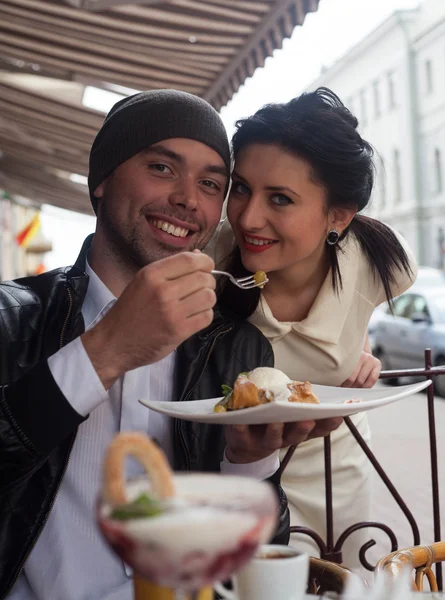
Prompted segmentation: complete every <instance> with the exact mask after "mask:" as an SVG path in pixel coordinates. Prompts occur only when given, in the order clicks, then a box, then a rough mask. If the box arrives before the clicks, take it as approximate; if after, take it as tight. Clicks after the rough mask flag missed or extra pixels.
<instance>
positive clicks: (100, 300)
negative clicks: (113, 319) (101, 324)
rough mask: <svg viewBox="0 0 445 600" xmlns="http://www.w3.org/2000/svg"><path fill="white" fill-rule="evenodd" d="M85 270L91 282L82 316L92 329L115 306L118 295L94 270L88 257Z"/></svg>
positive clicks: (87, 327)
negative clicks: (115, 294) (116, 295)
mask: <svg viewBox="0 0 445 600" xmlns="http://www.w3.org/2000/svg"><path fill="white" fill-rule="evenodd" d="M85 272H86V274H87V275H88V277H89V282H88V289H87V293H86V296H85V300H84V303H83V306H82V316H83V319H84V321H85V329H90V328H91V327H93V325H95V324H96V322H97V321H98V320H100V319H101V318H102V317H103V316H104V314H105V313H106V312H108V310H109V309H110V308H111V307H112V306H113V304H114V303H115V302H116V297H115V296H114V295H113V293H112V292H111V291H110V290H109V289H108V288H107V286H106V285H105V284H104V282H103V281H102V280H101V279H100V277H99V276H98V275H97V274H96V273H95V272H94V271H93V269H92V268H91V266H90V264H89V262H88V257H87V258H86V261H85Z"/></svg>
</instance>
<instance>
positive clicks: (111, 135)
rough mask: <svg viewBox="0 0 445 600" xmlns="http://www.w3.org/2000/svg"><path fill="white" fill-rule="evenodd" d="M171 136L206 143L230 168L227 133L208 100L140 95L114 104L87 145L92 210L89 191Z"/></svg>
mask: <svg viewBox="0 0 445 600" xmlns="http://www.w3.org/2000/svg"><path fill="white" fill-rule="evenodd" d="M171 138H188V139H191V140H196V141H198V142H202V143H203V144H206V146H209V147H210V148H212V149H213V150H215V152H217V153H218V154H219V155H220V156H221V158H222V159H223V161H224V164H225V165H226V167H227V171H229V170H230V149H229V141H228V139H227V133H226V130H225V128H224V125H223V122H222V120H221V117H220V116H219V114H218V113H217V112H216V110H215V109H214V108H213V107H212V106H210V104H209V103H208V102H206V101H205V100H203V99H202V98H199V97H198V96H194V95H193V94H187V93H186V92H180V91H177V90H152V91H149V92H140V93H139V94H135V95H134V96H129V97H128V98H124V99H123V100H120V101H119V102H117V103H116V104H115V105H114V106H113V108H112V109H111V110H110V112H109V113H108V115H107V116H106V118H105V121H104V123H103V125H102V127H101V128H100V130H99V132H98V134H97V135H96V139H95V140H94V143H93V146H92V147H91V152H90V172H89V175H88V188H89V190H90V198H91V203H92V205H93V208H94V212H97V198H96V197H95V196H94V190H95V189H96V188H97V186H98V185H100V184H101V183H102V182H103V181H104V180H105V179H106V178H107V177H108V176H109V175H110V174H111V173H112V172H113V171H114V170H115V169H116V168H117V167H118V166H119V165H120V164H122V163H123V162H125V161H126V160H128V159H129V158H131V157H132V156H134V155H135V154H137V153H138V152H141V150H144V149H145V148H148V147H149V146H152V145H153V144H156V143H158V142H161V141H162V140H168V139H171Z"/></svg>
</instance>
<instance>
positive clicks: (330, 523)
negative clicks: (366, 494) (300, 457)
mask: <svg viewBox="0 0 445 600" xmlns="http://www.w3.org/2000/svg"><path fill="white" fill-rule="evenodd" d="M438 375H445V365H444V366H440V367H433V365H432V358H431V350H430V349H427V350H425V368H423V369H421V368H419V369H405V370H403V371H383V372H382V373H381V375H380V378H381V379H394V378H397V379H399V378H403V377H410V378H411V377H425V378H426V379H432V380H433V382H434V378H435V377H437V376H438ZM427 403H428V427H429V441H430V462H431V482H432V507H433V525H434V540H433V541H434V542H439V541H441V527H440V497H439V471H438V460H437V437H436V418H435V410H434V385H430V386H429V387H428V388H427ZM345 423H346V425H347V426H348V428H349V430H350V432H351V434H352V435H353V436H354V438H355V439H356V440H357V443H358V444H359V446H360V447H361V449H362V450H363V452H364V453H365V454H366V456H367V457H368V459H369V461H370V462H371V464H372V466H373V467H374V469H375V470H376V472H377V474H378V475H379V477H380V479H381V480H382V481H383V483H384V484H385V485H386V487H387V488H388V490H389V492H390V493H391V495H392V497H393V498H394V500H395V501H396V502H397V504H398V506H399V508H400V510H401V511H402V512H403V514H404V515H405V516H406V518H407V520H408V523H409V525H410V527H411V530H412V534H413V545H414V546H417V545H418V544H420V532H419V527H418V525H417V522H416V520H415V518H414V516H413V514H412V512H411V511H410V509H409V508H408V506H407V504H406V503H405V501H404V500H403V498H402V496H401V495H400V494H399V492H398V491H397V489H396V487H395V486H394V484H393V483H392V482H391V480H390V478H389V477H388V475H387V474H386V472H385V471H384V469H383V468H382V466H381V465H380V463H379V462H378V460H377V458H376V457H375V455H374V453H373V452H372V450H371V448H370V447H369V446H368V444H367V443H366V442H365V440H364V439H363V437H362V436H361V435H360V433H359V432H358V431H357V428H356V427H355V425H354V424H353V423H352V421H351V419H350V418H349V417H345ZM295 448H296V447H295V446H293V447H291V448H289V450H288V451H287V453H286V456H285V457H284V460H283V462H282V464H281V471H282V472H283V471H284V469H285V468H286V466H287V464H288V463H289V461H290V459H291V458H292V455H293V453H294V452H295ZM324 460H325V493H326V540H323V538H322V537H321V536H320V535H319V534H318V533H317V532H316V531H314V530H312V529H310V528H308V527H299V526H292V527H291V533H301V534H304V535H307V536H309V537H310V538H312V539H313V540H314V541H315V543H316V544H317V546H318V548H319V550H320V557H321V558H324V559H325V560H330V561H332V562H335V563H341V562H342V548H343V545H344V543H345V541H346V540H347V539H348V538H349V536H350V535H352V534H353V533H354V532H356V531H358V530H359V529H367V528H374V529H380V530H381V531H383V532H385V533H386V534H387V535H388V538H389V540H390V542H391V552H394V551H395V550H398V543H397V537H396V535H395V533H394V532H393V531H392V529H391V528H390V527H389V526H388V525H386V524H384V523H378V522H375V521H361V522H358V523H355V524H354V525H351V526H350V527H348V528H347V529H346V530H345V531H344V532H343V533H342V534H341V535H340V536H339V537H338V539H337V540H334V517H335V515H334V513H333V503H332V467H331V440H330V436H328V437H326V438H325V439H324ZM430 542H431V540H429V541H428V543H430ZM375 544H376V542H375V540H373V539H370V540H369V541H368V542H366V543H365V544H363V546H362V547H361V548H360V549H359V559H360V562H361V564H362V565H363V566H364V567H365V568H366V569H367V570H369V571H373V570H374V568H375V565H371V564H370V563H369V562H368V560H367V558H366V552H367V551H368V550H369V549H370V548H371V547H373V546H375ZM436 578H437V584H438V587H439V590H441V591H442V590H443V580H442V565H441V564H440V563H437V564H436Z"/></svg>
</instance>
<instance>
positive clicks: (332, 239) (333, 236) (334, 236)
mask: <svg viewBox="0 0 445 600" xmlns="http://www.w3.org/2000/svg"><path fill="white" fill-rule="evenodd" d="M339 238H340V234H339V233H338V231H337V230H336V229H331V231H330V232H329V233H328V237H327V238H326V242H327V243H328V244H329V245H330V246H335V244H336V243H337V242H338V240H339Z"/></svg>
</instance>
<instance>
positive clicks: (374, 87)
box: [372, 81, 381, 119]
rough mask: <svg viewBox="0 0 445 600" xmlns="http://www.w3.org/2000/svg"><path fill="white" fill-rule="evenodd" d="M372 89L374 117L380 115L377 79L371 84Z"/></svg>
mask: <svg viewBox="0 0 445 600" xmlns="http://www.w3.org/2000/svg"><path fill="white" fill-rule="evenodd" d="M372 91H373V95H374V116H375V118H376V119H378V118H379V117H380V114H381V112H380V86H379V82H378V81H374V83H373V84H372Z"/></svg>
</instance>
